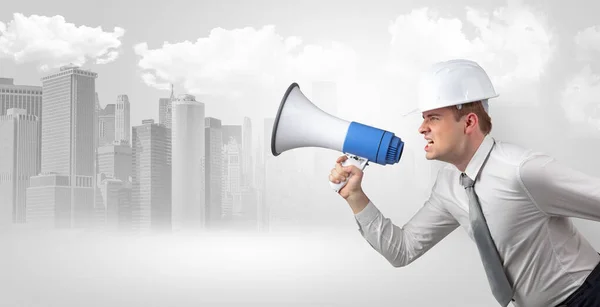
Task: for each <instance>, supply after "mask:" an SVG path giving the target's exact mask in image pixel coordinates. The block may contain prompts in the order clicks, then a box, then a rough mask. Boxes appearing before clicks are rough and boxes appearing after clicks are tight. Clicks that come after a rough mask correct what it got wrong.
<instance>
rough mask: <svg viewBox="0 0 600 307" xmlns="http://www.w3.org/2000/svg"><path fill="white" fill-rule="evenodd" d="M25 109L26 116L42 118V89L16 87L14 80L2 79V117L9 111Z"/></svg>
mask: <svg viewBox="0 0 600 307" xmlns="http://www.w3.org/2000/svg"><path fill="white" fill-rule="evenodd" d="M12 108H17V109H25V110H26V114H31V115H35V116H37V117H38V118H41V117H42V87H41V86H29V85H15V84H14V79H12V78H0V115H5V114H6V111H7V110H8V109H12Z"/></svg>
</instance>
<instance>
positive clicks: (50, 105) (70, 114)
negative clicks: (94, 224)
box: [27, 65, 98, 227]
mask: <svg viewBox="0 0 600 307" xmlns="http://www.w3.org/2000/svg"><path fill="white" fill-rule="evenodd" d="M97 76H98V75H97V74H96V73H94V72H91V71H88V70H83V69H80V68H79V67H77V66H73V65H70V66H63V67H61V68H60V71H59V72H57V73H54V74H51V75H49V76H46V77H43V78H42V88H43V90H42V92H43V101H44V103H43V105H42V118H43V121H42V126H43V129H42V165H41V174H40V175H39V176H35V177H32V178H31V181H30V187H29V188H28V189H27V220H28V221H30V220H31V221H32V222H34V223H40V224H46V225H52V226H57V227H63V226H64V227H86V226H89V223H90V222H91V218H92V213H93V208H94V187H95V181H96V178H95V176H96V172H95V167H94V166H95V158H96V157H95V153H96V148H95V133H96V131H97V130H96V129H97V128H96V127H94V114H95V102H96V95H95V92H96V91H95V90H96V83H95V81H96V78H97ZM30 217H31V219H30Z"/></svg>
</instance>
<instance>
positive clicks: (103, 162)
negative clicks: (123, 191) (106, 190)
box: [98, 141, 131, 182]
mask: <svg viewBox="0 0 600 307" xmlns="http://www.w3.org/2000/svg"><path fill="white" fill-rule="evenodd" d="M98 173H100V174H105V175H106V176H107V177H110V178H114V179H120V180H122V181H124V182H126V181H129V176H131V145H129V143H126V142H125V141H122V142H115V143H113V144H112V145H105V146H101V147H99V148H98Z"/></svg>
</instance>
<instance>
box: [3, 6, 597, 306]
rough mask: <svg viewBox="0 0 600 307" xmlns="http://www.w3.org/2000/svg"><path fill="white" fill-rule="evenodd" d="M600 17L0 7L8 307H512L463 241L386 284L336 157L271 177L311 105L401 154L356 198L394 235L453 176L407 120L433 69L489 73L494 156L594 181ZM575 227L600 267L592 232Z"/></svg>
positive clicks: (324, 156)
mask: <svg viewBox="0 0 600 307" xmlns="http://www.w3.org/2000/svg"><path fill="white" fill-rule="evenodd" d="M597 12H600V4H598V2H596V1H592V0H582V1H575V2H573V1H570V2H568V3H567V2H564V3H563V2H561V1H556V2H544V1H533V0H493V1H477V0H456V1H441V0H428V1H424V2H418V3H417V2H414V1H378V2H360V1H341V0H332V1H317V0H306V1H296V2H290V1H268V0H256V1H235V0H223V1H221V0H206V1H189V0H175V1H166V2H165V1H152V2H148V1H139V0H132V1H116V0H105V1H99V2H93V3H92V2H89V3H88V2H87V1H74V0H56V1H47V2H43V1H33V0H20V1H3V3H2V5H0V246H1V252H0V306H11V307H12V306H18V307H21V306H27V307H29V306H35V307H38V306H43V307H47V306H51V307H55V306H56V307H67V306H86V307H88V306H93V307H96V306H98V307H100V306H102V307H104V306H127V307H137V306H140V307H141V306H144V307H146V306H273V307H280V306H290V307H304V306H319V307H324V306H327V307H332V306H344V307H349V306H365V305H369V306H370V305H381V306H395V305H397V306H415V307H416V306H461V307H465V306H472V307H482V306H484V307H487V306H490V307H493V306H498V305H497V302H496V301H495V300H494V297H493V296H492V295H491V292H490V287H489V284H488V279H487V277H486V273H485V271H484V270H483V265H482V262H481V259H480V255H479V253H478V250H477V246H476V245H475V244H474V242H473V240H472V237H470V233H469V232H468V231H469V230H468V229H467V228H465V227H457V229H456V230H455V231H453V232H451V233H450V234H449V235H448V236H447V237H445V238H444V239H443V240H441V241H440V242H439V243H437V244H436V245H435V246H434V247H433V248H431V250H430V251H429V252H427V253H426V254H424V255H423V256H421V257H419V258H418V259H417V260H416V261H415V262H414V263H411V264H410V266H406V267H401V268H399V267H393V266H392V265H390V262H389V261H388V259H385V258H384V257H382V255H380V254H379V253H377V252H376V251H375V250H374V248H373V247H374V246H373V245H370V244H369V242H367V241H366V240H365V237H363V235H362V233H361V232H360V230H359V225H357V220H356V219H355V215H354V214H353V211H352V210H351V208H350V207H349V205H348V203H347V202H346V200H344V199H343V198H342V197H341V196H340V195H339V194H337V193H335V192H334V191H332V189H331V187H330V185H329V181H328V176H329V174H330V172H331V170H332V168H334V166H335V161H336V159H337V158H338V157H339V156H340V155H342V154H343V153H342V152H337V151H335V150H330V149H325V148H314V147H305V148H296V149H293V150H288V151H285V152H283V153H281V154H280V155H278V156H274V155H273V153H272V151H271V138H272V132H273V125H274V124H275V117H276V115H277V111H278V108H279V106H280V103H281V100H282V98H283V96H284V93H285V91H286V89H287V88H288V86H289V85H290V84H292V83H297V84H298V85H299V87H300V89H301V91H302V93H304V94H305V95H306V97H307V98H308V99H309V100H310V102H311V103H313V104H314V105H315V106H317V107H318V108H320V109H321V110H323V111H324V112H326V113H328V114H330V115H331V116H335V117H337V118H340V119H343V120H346V121H349V122H351V121H356V122H359V123H362V124H365V125H369V126H372V127H376V128H379V129H383V130H386V131H390V132H393V133H394V134H395V135H396V136H398V137H399V138H401V140H402V141H403V142H404V151H403V153H402V156H401V158H400V161H399V162H398V163H397V164H394V165H386V166H382V165H378V164H376V163H369V165H368V166H367V167H366V168H365V170H364V177H363V179H362V189H363V190H364V192H365V194H367V195H368V197H369V200H370V201H371V202H372V203H373V204H374V205H375V206H377V208H378V209H379V210H380V212H381V213H382V215H383V216H385V217H386V218H389V221H390V222H393V223H394V225H396V228H393V231H394V232H396V231H400V228H401V227H403V225H406V224H407V223H409V222H410V221H411V219H412V218H413V216H414V215H415V214H416V213H418V212H419V211H420V210H421V209H422V208H423V205H424V203H425V202H426V201H427V200H428V198H429V197H430V195H431V190H432V187H433V186H434V183H435V180H436V176H437V174H438V173H439V170H440V169H441V168H442V167H444V166H445V165H446V163H445V162H440V161H436V160H427V159H426V156H425V155H426V152H425V151H424V146H425V145H426V144H427V141H426V140H425V139H424V137H423V135H422V134H420V133H419V126H420V125H421V123H422V122H423V117H422V116H421V114H416V115H412V116H403V114H404V113H406V112H408V111H410V110H412V109H414V108H415V107H416V106H417V79H418V75H419V72H421V71H422V70H423V69H424V68H425V67H427V66H428V65H430V64H431V63H433V62H436V61H441V60H446V59H450V58H458V57H460V58H469V59H472V60H474V61H477V62H478V63H480V64H481V65H482V67H483V68H485V70H486V71H487V72H488V73H489V75H490V78H491V80H492V82H493V83H494V86H495V89H496V90H497V92H498V93H499V96H498V97H497V98H494V99H491V100H490V101H489V114H490V116H491V118H492V123H493V128H492V130H491V132H490V135H491V136H492V137H493V138H495V139H496V140H500V141H503V142H508V143H513V144H516V145H519V146H523V147H526V148H530V149H532V150H533V151H536V152H542V153H545V154H548V155H550V156H552V157H554V158H555V159H556V160H558V161H561V162H562V163H564V165H567V166H569V167H571V168H573V169H576V170H578V171H581V172H582V173H585V174H589V175H591V176H595V177H597V178H600V161H599V160H598V157H599V156H600V20H599V19H598V16H597V15H598V14H597ZM304 122H305V124H306V125H307V126H308V125H310V126H311V128H312V129H314V128H315V127H316V128H317V129H321V130H323V133H324V134H327V132H328V131H327V129H326V127H325V125H323V127H321V126H320V125H322V124H323V123H321V122H315V121H313V120H309V119H306V120H304ZM297 129H299V130H301V129H304V127H303V126H300V127H297ZM569 220H572V221H573V225H575V226H576V227H577V229H578V230H579V232H581V233H582V234H583V235H584V236H585V238H586V239H587V240H589V243H590V244H591V245H593V246H594V248H595V249H596V250H598V251H600V236H598V234H599V233H600V223H598V222H596V221H590V220H586V219H580V218H570V219H569ZM463 226H464V225H463ZM465 230H466V231H465ZM384 239H389V238H384ZM384 239H382V240H381V241H382V242H378V243H381V244H384V243H388V242H384V241H386V240H384ZM375 247H377V246H375ZM536 278H537V277H536Z"/></svg>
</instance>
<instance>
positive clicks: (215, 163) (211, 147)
mask: <svg viewBox="0 0 600 307" xmlns="http://www.w3.org/2000/svg"><path fill="white" fill-rule="evenodd" d="M204 138H205V148H206V163H205V165H206V173H205V176H206V179H205V182H206V184H205V191H206V197H205V199H206V200H205V203H206V226H207V228H209V229H211V228H215V227H217V226H218V225H219V223H220V220H221V213H222V207H221V193H222V183H221V182H222V166H221V165H222V159H221V150H222V148H223V137H222V134H221V120H219V119H216V118H212V117H206V119H205V136H204Z"/></svg>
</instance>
